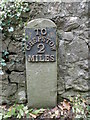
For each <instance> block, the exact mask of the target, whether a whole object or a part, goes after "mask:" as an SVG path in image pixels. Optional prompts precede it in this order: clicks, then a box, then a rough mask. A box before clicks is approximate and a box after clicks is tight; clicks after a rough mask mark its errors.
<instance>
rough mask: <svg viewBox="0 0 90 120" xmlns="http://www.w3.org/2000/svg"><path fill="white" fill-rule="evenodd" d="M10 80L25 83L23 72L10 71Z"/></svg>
mask: <svg viewBox="0 0 90 120" xmlns="http://www.w3.org/2000/svg"><path fill="white" fill-rule="evenodd" d="M9 78H10V81H11V82H12V83H13V82H16V83H25V73H24V72H14V71H13V72H11V74H10V76H9Z"/></svg>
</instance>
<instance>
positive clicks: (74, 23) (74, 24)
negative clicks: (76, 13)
mask: <svg viewBox="0 0 90 120" xmlns="http://www.w3.org/2000/svg"><path fill="white" fill-rule="evenodd" d="M67 20H68V22H67V23H66V25H65V31H67V32H69V31H71V30H74V29H76V28H78V27H79V26H80V24H79V19H78V17H69V18H68V19H67Z"/></svg>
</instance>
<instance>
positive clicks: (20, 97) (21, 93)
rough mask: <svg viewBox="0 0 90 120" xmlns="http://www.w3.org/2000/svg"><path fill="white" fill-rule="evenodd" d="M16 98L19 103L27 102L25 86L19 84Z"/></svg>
mask: <svg viewBox="0 0 90 120" xmlns="http://www.w3.org/2000/svg"><path fill="white" fill-rule="evenodd" d="M15 98H16V100H17V101H18V102H19V103H25V102H26V91H25V86H20V85H19V89H18V91H17V92H16V94H15Z"/></svg>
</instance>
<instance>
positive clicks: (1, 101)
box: [0, 96, 10, 105]
mask: <svg viewBox="0 0 90 120" xmlns="http://www.w3.org/2000/svg"><path fill="white" fill-rule="evenodd" d="M8 103H10V101H9V100H8V98H7V97H4V96H0V105H2V104H8Z"/></svg>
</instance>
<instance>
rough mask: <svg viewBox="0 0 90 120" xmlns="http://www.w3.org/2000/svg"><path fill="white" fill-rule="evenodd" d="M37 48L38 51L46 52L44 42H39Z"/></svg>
mask: <svg viewBox="0 0 90 120" xmlns="http://www.w3.org/2000/svg"><path fill="white" fill-rule="evenodd" d="M37 48H38V53H44V52H45V46H44V44H43V43H39V44H38V45H37Z"/></svg>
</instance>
